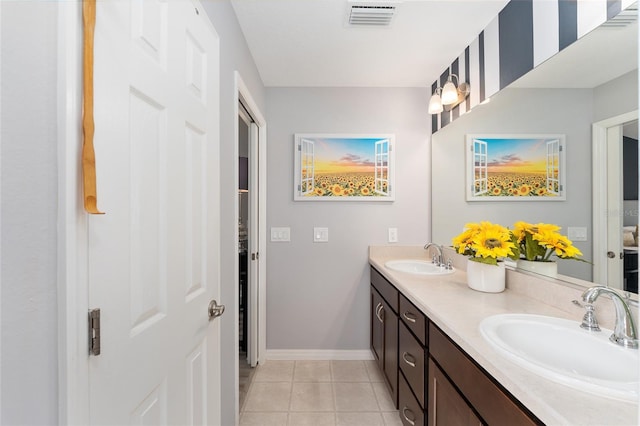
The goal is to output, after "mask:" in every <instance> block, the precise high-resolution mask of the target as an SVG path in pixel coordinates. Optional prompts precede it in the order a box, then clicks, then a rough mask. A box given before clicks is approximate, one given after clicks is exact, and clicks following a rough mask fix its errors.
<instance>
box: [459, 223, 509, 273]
mask: <svg viewBox="0 0 640 426" xmlns="http://www.w3.org/2000/svg"><path fill="white" fill-rule="evenodd" d="M464 228H465V229H464V231H463V232H462V233H461V234H460V235H458V236H456V237H454V238H453V240H452V243H453V247H454V248H455V249H456V251H457V252H458V253H459V254H463V255H465V256H468V257H469V260H472V261H474V262H480V263H487V264H490V265H497V264H498V259H499V258H505V257H508V258H510V259H513V260H517V259H518V258H519V257H520V250H519V249H518V244H517V240H516V237H515V235H514V234H513V232H511V231H510V230H509V229H507V228H505V227H504V226H501V225H497V224H494V223H491V222H480V223H467V224H466V225H465V226H464Z"/></svg>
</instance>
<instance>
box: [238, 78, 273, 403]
mask: <svg viewBox="0 0 640 426" xmlns="http://www.w3.org/2000/svg"><path fill="white" fill-rule="evenodd" d="M235 83H236V84H235V93H236V96H237V98H236V109H237V112H236V133H235V135H236V150H235V151H236V153H237V158H238V160H237V171H238V172H237V176H238V180H237V188H238V191H237V199H236V200H237V201H236V209H235V210H236V211H237V215H236V222H237V235H238V238H237V241H238V243H237V248H238V263H237V265H238V266H237V281H236V283H237V284H236V291H237V293H236V299H235V300H236V313H237V315H238V317H237V318H238V320H237V324H236V330H237V331H236V337H237V339H236V342H237V343H236V346H235V347H236V354H237V356H236V360H237V361H236V362H238V364H236V377H237V379H238V384H239V386H238V394H237V396H238V399H237V402H238V403H239V404H238V405H237V407H238V408H239V406H240V404H242V402H243V396H244V392H246V386H243V385H244V384H246V383H247V381H248V380H247V378H248V375H250V374H251V371H252V368H253V367H255V366H256V365H257V364H259V363H262V362H264V360H265V354H266V340H265V336H266V328H267V327H266V299H265V294H266V282H265V281H266V276H267V275H266V255H265V254H266V241H267V237H266V229H267V227H266V220H267V215H266V205H267V202H266V188H267V164H266V158H267V155H266V147H267V127H266V126H267V124H266V121H265V119H264V116H263V115H262V113H261V112H260V109H259V108H258V106H257V104H256V102H255V101H254V99H253V97H252V96H251V93H250V92H249V90H248V88H247V86H246V85H245V84H244V82H243V80H242V78H241V77H240V74H239V73H238V72H236V73H235Z"/></svg>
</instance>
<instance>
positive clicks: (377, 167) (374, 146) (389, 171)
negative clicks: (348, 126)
mask: <svg viewBox="0 0 640 426" xmlns="http://www.w3.org/2000/svg"><path fill="white" fill-rule="evenodd" d="M394 142H395V138H394V135H388V134H371V135H368V134H365V135H343V134H296V135H295V144H294V157H295V171H294V174H295V179H294V187H293V198H294V200H296V201H316V200H322V201H394V176H395V167H394V154H395V151H394Z"/></svg>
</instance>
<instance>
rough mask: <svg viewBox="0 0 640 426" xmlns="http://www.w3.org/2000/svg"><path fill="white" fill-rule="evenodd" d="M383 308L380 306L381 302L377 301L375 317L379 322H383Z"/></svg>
mask: <svg viewBox="0 0 640 426" xmlns="http://www.w3.org/2000/svg"><path fill="white" fill-rule="evenodd" d="M383 309H384V306H382V303H378V306H377V307H376V317H378V321H380V322H381V323H384V319H383V318H382V316H381V315H382V311H383Z"/></svg>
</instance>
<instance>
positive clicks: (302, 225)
mask: <svg viewBox="0 0 640 426" xmlns="http://www.w3.org/2000/svg"><path fill="white" fill-rule="evenodd" d="M428 95H429V93H428V90H427V89H426V88H425V89H368V88H322V89H313V88H299V89H298V88H269V89H268V90H267V106H268V109H267V111H268V116H269V128H268V132H269V135H268V138H269V142H268V143H269V150H268V167H269V169H268V173H269V176H268V194H269V196H268V205H267V222H268V227H281V226H282V227H286V226H288V227H290V228H291V242H290V243H282V242H277V243H275V242H273V243H272V242H270V243H268V246H267V249H268V252H269V256H268V260H267V262H268V263H267V349H270V350H274V349H278V350H287V349H306V350H314V349H315V350H350V349H352V350H363V349H368V348H369V323H368V321H369V319H368V318H369V294H368V292H369V282H368V277H369V273H368V266H367V259H368V246H369V245H380V244H386V241H387V228H389V227H397V228H398V233H399V243H400V244H424V243H425V242H426V241H428V240H429V238H430V235H429V223H430V218H429V212H430V205H429V199H430V197H429V188H430V184H429V177H430V166H429V164H430V162H429V134H430V130H431V128H430V123H429V119H428V115H427V99H428ZM295 133H360V134H361V133H394V134H395V136H396V142H395V143H396V170H397V171H396V189H397V192H396V201H395V202H393V203H389V202H353V201H351V202H349V201H344V202H343V201H339V202H327V201H324V202H323V201H298V202H294V201H293V175H294V173H293V168H294V165H293V164H294V163H293V159H294V156H293V152H294V151H293V146H294V145H293V144H294V134H295ZM315 226H321V227H328V228H329V242H328V243H313V241H312V236H313V227H315Z"/></svg>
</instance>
